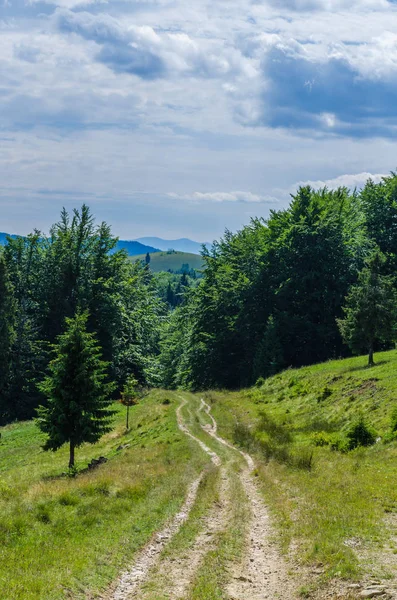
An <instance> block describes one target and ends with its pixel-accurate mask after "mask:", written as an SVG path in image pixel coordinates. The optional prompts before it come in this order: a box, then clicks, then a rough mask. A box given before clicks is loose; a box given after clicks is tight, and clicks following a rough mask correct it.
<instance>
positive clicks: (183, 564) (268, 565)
mask: <svg viewBox="0 0 397 600" xmlns="http://www.w3.org/2000/svg"><path fill="white" fill-rule="evenodd" d="M181 400H182V401H181V404H180V406H179V407H178V409H177V419H178V426H179V428H180V430H181V431H182V432H183V433H184V434H185V435H187V436H189V437H190V438H191V439H192V440H194V441H195V442H196V443H197V444H198V445H199V446H200V447H201V449H202V450H203V451H204V452H206V453H207V454H208V455H209V457H210V458H211V461H212V463H213V465H214V467H215V468H216V469H219V470H220V487H219V500H218V502H216V503H214V504H213V506H211V507H210V508H209V509H208V510H207V513H206V514H205V516H204V517H203V519H202V522H201V527H200V531H199V532H198V534H197V535H196V537H195V539H194V541H193V543H192V544H191V546H190V548H189V550H188V551H187V552H185V553H184V554H183V555H181V556H177V557H175V556H169V555H167V553H166V552H164V549H165V548H166V546H167V545H168V544H169V542H170V541H171V540H172V538H173V537H174V536H175V535H176V534H177V532H178V531H179V530H180V529H181V527H182V526H183V524H184V523H185V522H186V521H187V519H188V518H189V515H190V513H191V510H192V508H193V506H194V505H195V502H196V498H197V492H198V489H199V485H200V482H201V481H202V479H203V477H204V472H203V473H201V475H200V476H199V477H198V478H197V479H196V480H195V481H194V482H193V483H192V484H191V486H190V488H189V490H188V493H187V495H186V499H185V502H184V504H183V506H182V508H181V510H180V511H179V512H178V514H177V515H176V516H175V517H174V518H173V519H172V520H171V522H170V523H168V524H167V525H166V526H165V527H164V529H162V530H161V531H160V532H158V533H156V534H155V536H154V537H153V538H152V540H151V541H150V542H149V543H148V544H147V545H146V546H145V547H144V548H143V550H142V551H141V552H140V553H139V555H138V556H137V558H136V559H135V561H134V563H133V564H132V565H131V567H130V568H129V569H128V570H127V571H125V572H124V573H122V574H121V576H120V578H119V580H118V581H117V582H116V585H115V586H114V587H113V588H112V591H109V593H108V594H107V595H105V596H103V597H102V598H103V600H131V599H139V600H152V599H153V598H159V597H160V596H159V595H153V593H151V592H150V585H149V586H148V585H147V584H148V582H149V583H150V581H154V582H155V587H156V586H157V589H158V590H161V598H164V599H172V600H179V599H180V600H183V599H186V598H188V597H189V589H190V587H191V584H192V581H193V580H194V577H195V574H196V573H197V571H198V569H199V567H200V564H201V562H202V560H203V559H204V557H205V556H206V554H207V553H208V552H210V551H211V550H213V549H214V547H215V546H214V544H215V540H216V537H217V534H219V532H221V531H222V530H225V529H226V528H227V527H228V523H229V517H230V513H231V501H232V500H231V479H230V465H231V464H232V463H233V464H235V462H236V459H237V460H239V463H240V470H239V478H240V481H241V484H242V486H243V489H244V494H245V496H246V500H247V503H248V506H249V511H248V513H249V515H250V516H249V523H247V524H246V525H247V527H246V531H247V535H246V539H245V551H244V556H243V559H242V560H241V562H240V563H239V564H237V563H231V564H230V565H228V567H227V574H226V576H225V579H227V581H228V583H227V584H226V586H225V589H224V597H226V598H229V599H230V600H264V599H269V600H276V599H279V600H293V599H294V598H295V597H296V593H295V588H296V582H294V581H293V580H292V579H291V577H290V575H289V574H288V570H287V566H286V563H285V561H284V559H283V558H282V557H281V556H280V554H279V553H278V551H277V548H276V546H275V544H274V543H273V542H272V536H273V530H272V527H271V524H270V521H269V515H268V512H267V509H266V506H265V505H264V503H263V500H262V498H261V495H260V493H259V491H258V489H257V486H256V484H255V481H254V478H253V476H252V471H253V469H254V462H253V460H252V458H251V457H250V456H249V455H248V454H246V453H245V452H242V451H241V450H238V449H237V448H235V447H234V446H232V445H231V444H229V443H228V442H227V441H226V440H223V439H222V438H221V437H220V436H219V435H218V433H217V423H216V421H215V419H214V417H213V416H212V415H211V409H210V406H209V405H208V404H207V403H206V402H205V401H204V400H203V399H202V400H201V403H200V404H199V403H198V402H197V400H194V401H193V400H191V399H187V398H185V397H182V398H181ZM185 407H186V408H187V409H188V411H189V412H190V416H191V419H190V421H192V419H193V418H196V420H197V418H198V416H199V413H200V412H203V413H204V414H205V415H207V418H206V420H208V421H210V423H205V424H203V423H201V428H202V433H201V435H200V437H198V436H199V433H197V435H194V433H192V431H191V425H188V423H187V420H185V418H184V416H183V410H184V408H185ZM201 416H202V415H201ZM205 435H208V436H209V438H208V442H207V440H206V441H205V442H204V441H203V439H202V438H203V437H204V436H205ZM204 439H205V437H204ZM206 442H207V443H206ZM210 446H211V447H210ZM214 447H215V449H216V451H215V450H214V449H213V448H214ZM218 447H219V450H218V449H217V448H218ZM239 456H240V458H239ZM148 590H149V591H148Z"/></svg>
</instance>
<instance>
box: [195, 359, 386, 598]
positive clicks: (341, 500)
mask: <svg viewBox="0 0 397 600" xmlns="http://www.w3.org/2000/svg"><path fill="white" fill-rule="evenodd" d="M376 359H377V365H375V366H374V367H371V368H368V367H366V366H365V365H366V358H365V357H358V358H352V359H347V360H339V361H330V362H327V363H324V364H320V365H315V366H312V367H307V368H302V369H290V370H287V371H285V372H283V373H281V374H279V375H276V376H274V377H272V378H270V379H268V380H267V381H265V382H262V381H259V382H258V385H257V386H256V387H254V388H251V389H248V390H243V391H241V392H235V393H226V392H209V393H207V394H206V395H207V399H208V400H209V401H210V402H211V403H212V405H213V413H214V415H215V416H216V418H217V420H218V422H219V424H220V434H221V435H224V436H225V437H228V438H229V439H230V440H232V441H234V442H235V443H239V444H240V445H241V446H243V447H246V448H248V449H249V450H250V452H251V453H253V454H254V455H255V456H256V457H257V460H258V465H259V466H258V471H257V475H258V476H259V478H260V480H261V482H262V484H263V490H264V494H265V496H266V499H267V502H268V504H269V505H270V507H271V508H272V511H273V514H274V516H275V518H276V521H277V522H278V525H279V531H280V533H281V540H282V543H283V546H284V550H285V551H286V552H288V553H290V554H292V555H293V557H294V558H295V559H296V560H298V561H300V562H302V561H303V562H308V563H310V564H313V563H314V564H317V565H318V566H319V567H320V568H319V572H320V573H321V577H323V578H324V577H325V578H327V577H328V578H329V577H331V578H332V577H333V578H336V579H337V578H340V577H342V578H343V577H346V578H351V579H353V580H354V579H355V578H359V577H360V576H362V574H363V573H366V574H368V573H370V574H371V575H372V577H381V578H384V577H388V576H390V575H391V573H392V572H393V571H394V572H395V569H396V567H397V560H396V556H395V555H396V553H397V538H396V531H397V486H396V481H397V442H396V441H395V439H396V438H395V435H394V434H392V432H391V424H392V421H393V413H394V411H395V410H396V408H397V399H396V390H397V352H396V351H391V352H384V353H379V354H378V355H377V357H376ZM360 415H363V416H364V419H365V421H366V423H367V425H368V426H369V428H372V429H373V430H374V431H375V432H376V433H375V434H374V435H375V438H376V439H377V442H376V443H375V444H374V445H371V446H369V447H358V448H356V449H354V450H350V451H349V450H348V448H347V440H348V435H349V431H351V429H352V426H353V425H354V424H357V422H358V420H359V419H360ZM306 592H307V597H308V596H309V595H310V593H309V592H310V590H306ZM306 592H305V590H302V595H303V596H305V594H306Z"/></svg>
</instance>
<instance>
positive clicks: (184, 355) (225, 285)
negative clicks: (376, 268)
mask: <svg viewBox="0 0 397 600" xmlns="http://www.w3.org/2000/svg"><path fill="white" fill-rule="evenodd" d="M363 231H364V225H363V217H362V214H361V213H360V210H359V207H358V201H357V197H356V196H355V195H354V194H349V192H348V191H347V190H346V189H339V190H336V191H329V190H326V189H324V190H319V191H315V190H313V189H311V188H309V187H305V188H301V189H299V190H298V192H297V194H296V196H294V197H293V200H292V203H291V205H290V207H289V208H288V209H286V210H282V211H278V212H275V211H273V212H272V213H271V215H270V218H269V219H268V220H267V221H266V222H264V221H262V220H259V219H258V220H253V221H252V222H251V223H250V225H248V226H247V227H244V228H243V229H242V230H241V231H239V232H237V233H236V234H232V233H231V232H229V231H226V233H225V236H224V238H223V239H221V240H220V241H219V242H216V243H215V244H214V246H213V248H212V250H211V251H209V250H206V251H204V252H203V260H204V263H205V270H204V272H203V279H202V281H201V283H200V285H199V286H198V287H197V289H195V290H193V292H192V293H190V294H189V296H188V299H187V300H188V303H189V307H188V309H187V310H186V311H185V312H184V314H185V315H187V314H188V315H189V317H188V318H187V319H186V320H185V323H184V328H183V332H181V333H180V334H179V335H178V336H174V337H173V339H172V341H171V343H172V344H177V348H176V349H175V352H174V351H173V353H172V356H173V359H172V364H170V362H168V360H167V357H165V359H164V363H165V365H166V370H167V372H170V371H171V372H172V373H173V375H172V376H171V378H170V377H168V380H169V379H174V381H177V382H178V383H179V384H183V382H185V384H186V385H187V386H190V387H192V388H209V387H227V388H238V387H241V386H244V385H247V384H253V383H254V382H255V381H256V380H257V379H258V377H263V378H266V377H268V376H269V375H272V374H274V373H276V372H278V371H280V369H282V368H284V367H286V366H290V365H295V366H299V365H304V364H310V363H313V362H319V361H322V360H325V359H327V358H329V357H332V356H336V355H341V354H342V355H343V353H345V352H346V350H345V349H344V346H343V343H342V340H341V338H340V334H339V331H338V327H337V324H336V318H338V317H341V316H342V303H343V300H344V298H345V296H346V294H347V293H348V290H349V287H350V285H351V284H352V283H354V282H355V279H356V276H357V275H356V274H357V269H358V268H359V267H360V266H361V263H362V252H363V248H364V247H365V244H366V240H365V236H364V234H363ZM178 357H179V359H178ZM181 375H182V376H181Z"/></svg>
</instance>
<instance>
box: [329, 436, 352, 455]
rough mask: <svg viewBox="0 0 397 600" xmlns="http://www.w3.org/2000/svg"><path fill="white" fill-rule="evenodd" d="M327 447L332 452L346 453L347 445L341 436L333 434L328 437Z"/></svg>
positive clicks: (346, 441)
mask: <svg viewBox="0 0 397 600" xmlns="http://www.w3.org/2000/svg"><path fill="white" fill-rule="evenodd" d="M329 447H330V448H331V450H334V451H338V452H348V450H349V443H348V440H347V439H346V438H344V437H342V436H341V435H338V434H334V435H332V436H330V444H329Z"/></svg>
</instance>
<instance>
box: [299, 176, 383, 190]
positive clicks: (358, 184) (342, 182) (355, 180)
mask: <svg viewBox="0 0 397 600" xmlns="http://www.w3.org/2000/svg"><path fill="white" fill-rule="evenodd" d="M383 177H386V174H384V173H351V174H350V173H349V174H345V175H339V176H338V177H334V178H332V179H325V180H324V181H322V180H317V181H299V182H298V183H296V184H294V186H292V189H293V190H296V189H297V188H298V187H299V186H305V185H310V186H311V187H312V188H315V189H320V188H324V187H327V188H328V189H331V190H332V189H335V188H338V187H347V188H350V189H354V188H362V187H363V186H364V185H365V184H366V182H367V181H368V179H372V180H373V181H374V182H375V183H379V182H380V181H381V180H382V178H383Z"/></svg>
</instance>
